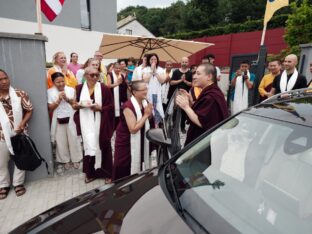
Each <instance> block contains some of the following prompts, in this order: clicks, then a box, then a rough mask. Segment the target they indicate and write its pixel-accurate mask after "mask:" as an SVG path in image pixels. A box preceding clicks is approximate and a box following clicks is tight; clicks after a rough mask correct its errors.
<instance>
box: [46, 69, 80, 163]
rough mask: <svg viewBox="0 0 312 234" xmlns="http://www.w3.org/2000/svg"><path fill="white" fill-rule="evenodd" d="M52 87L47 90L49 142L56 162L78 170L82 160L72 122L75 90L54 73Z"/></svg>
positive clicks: (57, 73) (59, 74) (59, 73)
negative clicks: (54, 144)
mask: <svg viewBox="0 0 312 234" xmlns="http://www.w3.org/2000/svg"><path fill="white" fill-rule="evenodd" d="M51 79H52V81H53V84H54V86H53V87H52V88H50V89H48V108H49V111H50V112H52V121H51V141H52V143H56V161H57V162H59V163H64V164H65V169H69V168H70V166H71V163H73V166H74V168H76V169H78V168H79V165H80V161H81V159H82V150H81V145H80V142H79V140H78V137H77V132H76V126H75V123H74V121H73V115H74V110H73V108H72V106H71V104H72V102H73V101H74V100H75V89H73V88H71V87H69V86H66V85H65V81H64V75H63V74H62V73H61V72H55V73H53V74H52V75H51Z"/></svg>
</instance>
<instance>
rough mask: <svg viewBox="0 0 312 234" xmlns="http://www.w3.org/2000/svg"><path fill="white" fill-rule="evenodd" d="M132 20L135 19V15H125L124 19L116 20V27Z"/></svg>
mask: <svg viewBox="0 0 312 234" xmlns="http://www.w3.org/2000/svg"><path fill="white" fill-rule="evenodd" d="M134 20H136V17H135V16H133V15H129V16H128V17H126V18H124V19H122V20H119V21H118V22H117V29H119V28H121V27H123V26H125V25H126V24H129V23H130V22H132V21H134Z"/></svg>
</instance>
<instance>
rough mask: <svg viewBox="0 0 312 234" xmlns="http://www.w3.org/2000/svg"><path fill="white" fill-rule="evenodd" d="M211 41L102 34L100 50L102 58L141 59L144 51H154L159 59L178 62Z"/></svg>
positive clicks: (206, 45) (205, 46)
mask: <svg viewBox="0 0 312 234" xmlns="http://www.w3.org/2000/svg"><path fill="white" fill-rule="evenodd" d="M211 45H214V44H212V43H204V42H195V41H184V40H175V39H167V38H159V37H158V38H149V37H141V36H130V35H120V34H104V35H103V39H102V43H101V46H100V51H101V52H102V53H103V55H104V58H111V59H113V58H114V59H120V58H128V57H134V58H135V59H141V58H142V56H143V55H144V54H145V53H156V54H157V55H158V56H159V59H160V60H161V61H166V60H173V61H174V62H176V63H178V62H179V61H180V60H181V58H182V57H185V56H186V57H188V56H190V55H192V54H194V53H196V52H198V51H200V50H202V49H205V48H207V47H209V46H211Z"/></svg>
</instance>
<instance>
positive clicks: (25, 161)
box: [11, 134, 50, 174]
mask: <svg viewBox="0 0 312 234" xmlns="http://www.w3.org/2000/svg"><path fill="white" fill-rule="evenodd" d="M11 144H12V147H13V151H14V155H11V158H12V160H13V161H14V163H15V165H16V167H17V168H18V169H20V170H24V171H34V170H35V169H36V168H38V167H39V166H40V165H41V163H42V162H44V163H45V166H46V169H47V172H48V174H50V172H49V169H48V163H47V162H46V160H45V159H44V158H42V157H41V155H40V154H39V152H38V150H37V148H36V145H35V143H34V142H33V140H32V139H31V138H30V137H29V136H27V135H25V134H18V135H15V136H13V137H11Z"/></svg>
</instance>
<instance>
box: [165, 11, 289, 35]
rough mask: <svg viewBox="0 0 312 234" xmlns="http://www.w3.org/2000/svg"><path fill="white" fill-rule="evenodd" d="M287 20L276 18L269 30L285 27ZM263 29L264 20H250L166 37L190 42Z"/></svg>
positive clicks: (281, 17)
mask: <svg viewBox="0 0 312 234" xmlns="http://www.w3.org/2000/svg"><path fill="white" fill-rule="evenodd" d="M287 18H288V15H278V16H274V17H273V18H272V19H271V20H270V22H269V24H268V29H270V28H279V27H285V25H286V20H287ZM262 29H263V20H262V19H261V20H250V21H246V22H245V23H242V24H228V25H225V26H216V27H211V28H208V29H204V30H200V31H190V32H179V33H175V34H169V35H166V36H165V38H172V39H184V40H188V39H193V38H200V37H205V36H217V35H225V34H230V33H240V32H252V31H259V30H262Z"/></svg>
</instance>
